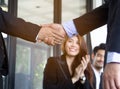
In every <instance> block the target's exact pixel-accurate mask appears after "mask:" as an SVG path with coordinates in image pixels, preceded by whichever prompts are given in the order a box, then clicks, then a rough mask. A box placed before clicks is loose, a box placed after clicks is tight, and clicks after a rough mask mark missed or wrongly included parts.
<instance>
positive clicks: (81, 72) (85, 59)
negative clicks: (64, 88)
mask: <svg viewBox="0 0 120 89" xmlns="http://www.w3.org/2000/svg"><path fill="white" fill-rule="evenodd" d="M89 61H90V56H89V55H86V56H85V57H82V60H81V64H79V65H78V67H77V68H76V69H75V73H74V76H73V78H72V81H73V83H75V82H76V81H78V80H79V79H80V77H82V76H85V75H84V71H85V69H86V68H87V65H88V63H89Z"/></svg>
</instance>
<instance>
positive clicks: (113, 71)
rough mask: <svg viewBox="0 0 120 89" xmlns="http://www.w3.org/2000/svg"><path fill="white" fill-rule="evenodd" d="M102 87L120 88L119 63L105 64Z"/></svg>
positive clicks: (107, 88)
mask: <svg viewBox="0 0 120 89" xmlns="http://www.w3.org/2000/svg"><path fill="white" fill-rule="evenodd" d="M103 89H120V64H118V63H108V64H106V66H105V70H104V74H103Z"/></svg>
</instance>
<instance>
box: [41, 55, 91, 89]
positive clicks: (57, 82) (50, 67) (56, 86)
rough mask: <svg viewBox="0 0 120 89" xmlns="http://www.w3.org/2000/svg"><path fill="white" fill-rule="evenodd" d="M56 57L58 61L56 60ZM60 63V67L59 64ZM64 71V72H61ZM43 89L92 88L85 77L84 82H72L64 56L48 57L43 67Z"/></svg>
mask: <svg viewBox="0 0 120 89" xmlns="http://www.w3.org/2000/svg"><path fill="white" fill-rule="evenodd" d="M57 59H58V61H57ZM58 62H59V64H60V65H61V68H62V70H61V68H60V66H59V64H58ZM63 71H64V73H63ZM43 89H92V88H91V86H90V84H89V81H88V80H87V79H86V81H85V83H84V84H81V83H80V81H77V82H76V83H75V84H73V83H72V80H71V76H70V73H69V70H68V66H67V63H66V59H65V56H62V57H61V58H60V59H59V57H50V58H49V59H48V61H47V64H46V67H45V69H44V77H43Z"/></svg>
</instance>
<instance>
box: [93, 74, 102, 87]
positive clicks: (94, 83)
mask: <svg viewBox="0 0 120 89" xmlns="http://www.w3.org/2000/svg"><path fill="white" fill-rule="evenodd" d="M102 75H103V74H101V76H100V84H99V89H103V87H102ZM93 86H94V89H96V76H95V73H94V82H93Z"/></svg>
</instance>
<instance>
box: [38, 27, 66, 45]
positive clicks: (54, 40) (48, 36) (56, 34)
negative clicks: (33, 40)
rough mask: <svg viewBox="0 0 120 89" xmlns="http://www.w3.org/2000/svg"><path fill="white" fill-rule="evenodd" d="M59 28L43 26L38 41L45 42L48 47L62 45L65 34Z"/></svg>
mask: <svg viewBox="0 0 120 89" xmlns="http://www.w3.org/2000/svg"><path fill="white" fill-rule="evenodd" d="M58 28H59V27H58ZM58 28H57V27H52V26H51V25H50V26H49V25H43V26H42V28H41V29H40V31H39V33H38V36H37V41H38V42H41V41H44V43H46V44H48V45H55V44H61V43H62V42H63V40H64V36H65V34H64V33H63V32H62V31H60V29H58Z"/></svg>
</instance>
